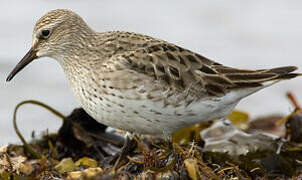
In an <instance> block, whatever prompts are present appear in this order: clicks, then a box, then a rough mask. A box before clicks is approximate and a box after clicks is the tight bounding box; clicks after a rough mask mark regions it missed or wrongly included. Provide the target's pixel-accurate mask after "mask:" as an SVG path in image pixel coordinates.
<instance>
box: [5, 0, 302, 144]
mask: <svg viewBox="0 0 302 180" xmlns="http://www.w3.org/2000/svg"><path fill="white" fill-rule="evenodd" d="M88 2H89V3H88ZM184 2H185V1H180V0H179V1H178V0H166V1H161V0H153V1H141V0H119V1H111V0H102V1H99V0H91V1H79V0H73V1H67V0H66V1H63V0H51V1H45V0H39V1H35V0H27V1H21V0H14V1H9V0H2V1H1V2H0V145H3V144H6V143H8V142H19V140H18V139H17V136H16V135H15V133H14V131H13V128H12V122H11V119H12V113H13V108H14V106H15V105H16V104H17V103H18V102H20V101H22V100H26V99H35V100H40V101H42V102H45V103H47V104H49V105H51V106H53V107H54V108H56V109H58V110H59V111H61V112H63V113H64V114H66V115H67V114H69V113H70V112H71V110H72V109H73V108H75V107H77V106H78V104H77V103H76V101H75V99H74V98H73V95H72V94H71V91H70V90H69V88H68V86H67V82H66V79H65V77H64V74H63V72H62V70H61V68H60V67H59V65H58V64H57V63H56V62H55V61H54V60H51V59H47V58H45V59H40V60H38V61H36V62H34V63H32V64H30V65H29V66H28V67H26V68H25V69H24V70H23V71H22V72H20V73H19V74H18V75H17V76H16V77H15V78H14V80H13V81H12V82H10V83H6V82H5V79H6V76H7V74H8V73H9V72H10V71H11V70H12V68H13V67H14V66H15V65H16V64H17V62H18V61H19V60H20V59H21V58H22V56H23V55H24V54H25V53H26V51H27V50H28V49H29V47H30V44H31V33H32V29H33V26H34V23H35V21H36V20H37V19H38V18H39V17H40V16H42V15H43V14H44V13H46V12H48V11H49V10H52V9H57V8H68V9H71V10H74V11H76V12H77V13H78V14H80V15H81V16H82V17H83V18H84V19H85V20H86V21H87V23H88V24H89V25H90V26H91V27H92V28H94V29H95V30H98V31H107V30H127V31H135V32H140V33H144V34H148V35H151V36H154V37H158V38H161V39H164V40H167V41H170V42H173V43H176V44H177V45H180V46H183V47H185V48H188V49H191V50H193V51H196V52H198V53H201V54H202V55H204V56H207V57H209V58H211V59H213V60H216V61H218V62H220V63H223V64H226V65H230V66H234V67H241V68H271V67H275V66H284V65H296V66H298V67H301V69H302V60H301V59H302V57H301V47H302V35H301V32H302V21H301V17H302V11H301V10H302V1H299V0H291V1H283V0H267V1H265V2H264V1H261V0H246V1H241V0H229V1H219V0H203V1H191V2H190V3H184ZM300 72H302V70H301V71H300ZM301 82H302V79H301V78H300V79H295V80H291V81H287V82H282V83H280V84H278V85H274V86H273V87H270V88H268V89H266V90H263V91H261V92H258V93H257V94H254V95H252V96H250V97H248V98H246V99H245V100H244V101H242V102H241V103H240V104H239V105H238V106H237V109H241V110H245V111H247V112H249V113H250V114H251V115H252V117H255V116H259V115H263V114H269V113H288V112H289V111H290V109H292V108H291V106H290V104H289V103H288V101H287V100H286V98H285V95H284V94H285V92H286V91H287V90H291V91H293V92H294V93H295V94H296V95H297V96H300V97H299V98H298V99H299V100H300V102H301V104H302V91H301V87H302V83H301ZM18 124H19V127H20V129H21V131H22V133H23V134H24V135H25V136H26V137H27V138H29V137H30V132H31V131H32V130H35V131H36V132H38V134H39V133H40V132H41V131H42V130H45V129H47V128H48V129H50V131H52V132H53V131H55V130H57V129H58V128H59V126H60V124H61V122H60V120H59V119H57V118H56V117H54V116H53V115H51V114H50V113H48V112H46V111H44V110H42V109H41V108H37V107H36V106H30V105H27V106H24V107H23V108H21V109H20V112H19V114H18Z"/></svg>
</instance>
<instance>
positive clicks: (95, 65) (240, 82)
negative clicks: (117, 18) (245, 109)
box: [7, 10, 300, 135]
mask: <svg viewBox="0 0 302 180" xmlns="http://www.w3.org/2000/svg"><path fill="white" fill-rule="evenodd" d="M33 33H34V35H33V44H32V48H31V50H30V51H29V52H28V53H27V54H26V55H25V57H24V58H23V59H22V60H21V62H20V63H19V64H18V65H17V66H16V68H15V69H14V70H13V71H12V73H11V74H10V75H9V76H8V78H7V80H8V81H9V80H11V79H12V78H13V76H14V75H15V74H16V73H18V72H19V71H20V70H21V69H22V68H23V67H25V66H26V65H27V64H28V63H30V62H31V61H32V60H33V59H36V58H39V57H45V56H48V57H52V58H54V59H56V60H57V61H58V62H59V63H60V64H61V66H62V68H63V69H64V72H65V74H66V76H67V78H68V80H69V83H70V86H71V88H72V90H73V92H74V94H75V95H76V97H77V99H78V100H79V101H80V103H81V105H82V107H83V108H84V109H85V110H86V111H87V113H89V114H90V115H91V116H92V117H94V118H95V119H96V120H97V121H99V122H101V123H104V124H106V125H109V126H112V127H116V128H120V129H125V130H128V131H133V132H138V133H144V134H153V135H157V134H171V133H173V132H174V131H176V130H178V129H180V128H183V127H186V126H189V125H192V124H194V123H197V122H200V121H208V120H212V119H217V118H223V117H225V116H226V115H228V114H229V113H230V112H231V111H232V110H233V108H234V107H235V106H236V104H237V103H238V102H239V101H240V100H241V99H242V98H244V97H246V96H248V95H250V94H252V93H254V92H256V91H258V90H260V89H262V88H264V87H267V86H269V85H271V84H274V83H275V82H278V81H279V80H283V79H291V78H294V77H296V76H298V75H300V74H296V73H292V71H294V70H296V67H294V66H288V67H280V68H274V69H263V70H244V69H236V68H231V67H227V66H224V65H221V64H219V63H216V62H214V61H212V60H209V59H207V58H205V57H203V56H201V55H199V54H197V53H194V52H192V51H190V50H187V49H184V48H181V47H179V46H176V45H174V44H171V43H168V42H165V41H162V40H159V39H155V38H152V37H150V36H146V35H141V34H137V33H130V32H121V31H112V32H104V33H98V32H95V31H93V30H92V29H90V28H89V27H88V26H87V24H86V23H85V22H84V21H83V20H82V18H81V17H79V16H78V15H77V14H75V13H73V12H71V11H69V10H54V11H51V12H49V13H47V14H46V15H44V16H43V17H42V18H41V19H40V20H38V22H37V23H36V26H35V28H34V32H33Z"/></svg>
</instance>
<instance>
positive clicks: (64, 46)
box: [6, 9, 93, 81]
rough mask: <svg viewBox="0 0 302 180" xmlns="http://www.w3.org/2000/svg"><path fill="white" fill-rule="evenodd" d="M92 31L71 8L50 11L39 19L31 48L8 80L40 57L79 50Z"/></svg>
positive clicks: (60, 54)
mask: <svg viewBox="0 0 302 180" xmlns="http://www.w3.org/2000/svg"><path fill="white" fill-rule="evenodd" d="M92 32H93V31H92V30H91V29H90V28H89V27H88V26H87V24H86V23H85V22H84V21H83V19H82V18H81V17H80V16H79V15H77V14H76V13H74V12H72V11H70V10H65V9H57V10H53V11H50V12H48V13H47V14H45V15H44V16H43V17H41V18H40V19H39V20H38V21H37V23H36V25H35V27H34V31H33V35H32V46H31V48H30V50H29V51H28V52H27V53H26V55H25V56H24V57H23V58H22V59H21V61H20V62H19V63H18V64H17V65H16V67H15V68H14V69H13V71H12V72H11V73H10V74H9V75H8V77H7V79H6V81H10V80H11V79H12V78H13V77H14V76H15V75H16V74H17V73H18V72H19V71H21V70H22V69H23V68H24V67H25V66H26V65H27V64H29V63H30V62H32V61H33V60H35V59H38V58H40V57H52V58H55V59H57V60H61V59H63V58H62V57H64V56H65V55H66V54H67V55H68V54H70V53H73V52H75V51H77V48H80V46H81V41H85V40H84V39H85V37H86V36H89V35H91V34H93V33H92ZM86 38H87V37H86Z"/></svg>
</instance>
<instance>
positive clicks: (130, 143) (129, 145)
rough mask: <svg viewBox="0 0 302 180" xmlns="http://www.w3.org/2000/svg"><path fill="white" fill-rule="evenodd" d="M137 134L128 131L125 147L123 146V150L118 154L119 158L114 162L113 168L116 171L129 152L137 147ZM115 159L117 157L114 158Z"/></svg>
mask: <svg viewBox="0 0 302 180" xmlns="http://www.w3.org/2000/svg"><path fill="white" fill-rule="evenodd" d="M134 137H135V135H132V134H131V133H129V132H127V133H126V139H125V143H124V145H123V147H122V148H121V151H120V152H119V153H118V154H117V157H116V158H117V159H116V161H115V163H114V166H113V168H112V170H113V171H114V172H115V171H116V170H117V169H118V168H119V167H120V166H119V164H120V163H121V162H122V161H123V159H124V158H125V157H126V155H128V154H129V152H130V151H131V150H133V149H135V148H136V146H137V143H136V140H135V138H134ZM114 159H115V158H114Z"/></svg>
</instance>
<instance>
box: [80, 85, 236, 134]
mask: <svg viewBox="0 0 302 180" xmlns="http://www.w3.org/2000/svg"><path fill="white" fill-rule="evenodd" d="M112 93H113V94H114V96H113V95H112ZM76 94H77V98H78V99H79V100H80V102H81V105H82V107H83V108H84V109H85V111H86V112H87V113H88V114H89V115H91V116H92V117H93V118H94V119H96V120H97V121H98V122H100V123H102V124H105V125H107V126H110V127H114V128H118V129H123V130H127V131H131V132H137V133H141V134H153V135H157V134H171V133H173V132H175V131H176V130H179V129H181V128H184V127H187V126H190V125H193V124H196V123H198V122H202V121H209V120H214V119H219V118H222V117H225V116H226V115H228V114H229V113H230V112H231V111H232V110H233V109H234V107H235V106H236V104H237V103H238V101H239V99H238V98H235V97H234V94H233V93H229V94H227V95H226V96H224V97H221V98H215V99H211V100H204V101H198V102H192V103H191V104H189V105H187V106H186V104H185V102H184V103H182V104H180V105H179V106H178V107H174V106H172V105H168V106H165V103H164V101H156V102H154V101H151V100H149V99H147V98H145V97H139V98H138V97H135V96H131V95H129V96H127V95H125V92H123V93H120V92H119V91H116V90H112V91H107V94H102V95H101V97H98V96H94V95H92V96H91V95H90V97H89V98H87V96H88V94H87V93H86V94H85V92H82V93H79V91H78V93H76ZM90 94H93V93H90Z"/></svg>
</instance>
